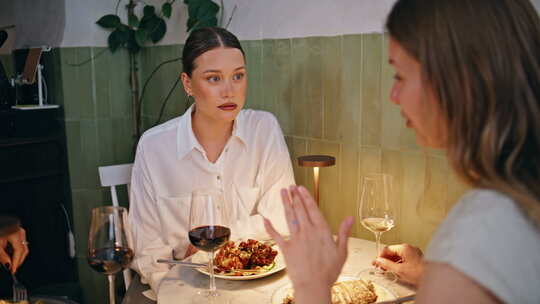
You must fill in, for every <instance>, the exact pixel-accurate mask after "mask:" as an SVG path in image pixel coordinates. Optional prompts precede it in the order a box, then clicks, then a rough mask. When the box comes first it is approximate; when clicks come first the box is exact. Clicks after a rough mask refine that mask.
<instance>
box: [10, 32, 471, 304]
mask: <svg viewBox="0 0 540 304" xmlns="http://www.w3.org/2000/svg"><path fill="white" fill-rule="evenodd" d="M387 42H388V37H387V36H385V35H382V34H362V35H343V36H336V37H309V38H294V39H267V40H257V41H242V45H243V47H244V51H245V53H246V57H247V67H248V82H249V89H248V98H247V101H246V107H247V108H254V109H262V110H266V111H270V112H272V113H274V114H275V115H276V117H277V118H278V120H279V122H280V124H281V127H282V129H283V132H284V133H285V135H286V138H285V139H286V142H287V145H288V147H289V150H290V153H291V157H292V159H293V166H294V173H295V178H296V181H297V183H298V184H303V185H306V186H307V187H308V189H310V190H312V189H313V180H312V177H313V173H312V171H311V170H310V169H307V168H301V167H298V165H297V164H296V158H297V157H298V156H301V155H305V154H329V155H333V156H335V157H336V158H337V164H336V166H334V167H330V168H323V169H321V209H322V210H323V212H324V214H325V216H326V218H327V219H328V221H329V222H330V225H331V227H332V229H334V231H336V230H337V228H338V227H339V223H340V221H341V220H342V219H343V218H344V217H345V216H347V215H355V214H357V204H358V199H359V190H360V185H359V181H360V179H361V177H362V175H364V174H367V173H374V172H384V173H389V174H392V175H393V176H394V177H395V187H396V189H397V191H396V193H397V194H396V196H395V201H396V204H397V205H398V215H397V226H396V228H395V229H393V230H392V231H390V232H388V233H386V234H384V235H383V242H387V243H394V242H408V243H412V244H415V245H418V246H420V247H425V246H426V244H427V243H428V242H429V239H430V237H431V235H432V233H433V232H434V230H435V229H436V227H437V225H438V224H439V223H440V221H441V220H442V218H444V216H445V215H446V214H447V212H448V211H449V209H450V208H451V207H452V205H453V204H454V203H455V202H456V200H457V199H458V198H459V197H460V196H461V195H462V194H463V192H464V191H465V190H466V188H465V187H464V186H463V185H462V184H460V183H459V182H458V181H457V179H456V178H455V177H454V176H453V175H452V174H451V170H450V168H449V167H448V164H447V162H446V159H445V157H444V154H443V153H441V152H440V151H433V150H426V149H422V148H420V147H419V146H418V145H417V144H416V141H415V136H414V133H413V132H412V131H411V130H409V129H407V128H405V127H404V122H403V121H402V118H401V116H400V110H399V108H398V107H397V106H395V105H394V104H392V103H390V101H389V99H388V96H389V90H390V88H391V85H392V76H393V71H392V68H391V67H390V65H389V64H388V63H387V56H388V55H387V53H388V51H387ZM182 47H183V46H182V45H172V46H154V47H148V48H144V49H143V50H142V52H141V54H140V56H139V62H140V64H139V71H140V83H141V88H140V89H141V91H142V89H143V84H144V83H145V82H146V80H147V79H148V77H149V76H150V74H151V73H152V72H153V71H154V69H155V68H156V67H157V66H158V65H159V64H160V63H162V62H164V61H167V60H171V61H173V62H171V63H168V64H165V65H164V66H162V68H160V69H159V71H157V72H156V73H155V75H154V76H153V78H152V79H151V80H150V82H149V84H148V87H147V89H146V92H145V95H144V99H143V105H142V114H143V117H142V123H143V128H144V129H148V128H150V127H152V126H154V125H155V124H156V123H157V122H158V117H159V113H160V111H161V109H162V107H163V100H164V99H165V97H166V96H167V94H168V93H169V91H171V90H172V93H171V97H170V99H169V101H168V103H167V104H166V106H165V107H163V115H162V117H161V119H160V120H159V123H161V122H164V121H166V120H169V119H171V118H174V117H176V116H178V115H181V114H182V113H183V112H184V111H185V109H186V108H187V107H188V106H189V103H188V101H187V99H186V96H185V94H184V91H183V89H182V86H181V83H176V86H175V82H176V81H177V79H178V77H179V75H180V73H181V71H182V65H181V62H180V61H179V60H176V61H174V60H175V59H179V57H180V56H181V52H182ZM55 51H56V56H57V60H58V61H59V62H60V70H61V75H62V76H61V84H62V89H61V90H59V92H58V93H57V94H56V95H57V99H58V102H59V103H60V104H62V105H63V107H64V110H65V116H66V117H65V123H66V132H67V139H68V153H69V167H70V176H71V187H72V191H73V210H74V219H75V229H76V235H77V240H78V241H77V249H78V259H79V272H80V276H81V280H82V282H83V284H84V288H85V291H86V293H85V295H86V300H87V302H88V303H97V302H96V301H97V300H96V299H103V296H104V294H105V292H106V289H105V287H106V284H105V279H104V277H102V276H100V275H98V274H96V273H93V272H92V271H91V270H90V269H89V267H88V266H87V264H86V260H85V258H86V246H87V244H86V240H87V233H88V223H89V211H90V209H91V208H92V207H94V206H99V205H102V204H109V203H110V196H109V194H108V191H107V190H104V189H101V187H100V186H99V180H98V175H97V167H98V166H102V165H111V164H119V163H125V162H131V161H132V159H133V154H132V140H133V139H132V137H131V134H132V124H133V117H132V114H131V100H130V92H129V85H128V79H129V71H128V66H129V61H128V54H127V53H126V52H123V51H119V52H117V53H115V54H110V52H108V51H105V52H103V48H99V47H95V48H94V47H82V48H62V49H59V50H55ZM96 55H98V56H97V58H95V59H93V60H91V61H90V62H89V63H88V64H84V65H80V66H73V64H74V63H78V62H82V61H84V60H86V59H88V58H90V57H93V56H96ZM0 59H1V58H0ZM173 88H174V89H173ZM126 197H127V196H126V193H125V190H124V192H123V193H122V201H123V202H126V201H127V199H126ZM353 235H354V236H357V237H361V238H367V239H373V236H372V234H371V233H370V232H368V231H367V230H366V229H364V228H363V227H362V226H361V225H360V224H359V223H358V221H357V224H356V226H355V227H354V229H353Z"/></svg>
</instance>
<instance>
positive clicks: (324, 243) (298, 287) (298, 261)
mask: <svg viewBox="0 0 540 304" xmlns="http://www.w3.org/2000/svg"><path fill="white" fill-rule="evenodd" d="M281 197H282V200H283V205H284V209H285V217H286V219H287V223H288V226H289V231H290V233H291V236H290V239H289V240H285V239H284V238H283V236H281V235H280V234H279V233H278V232H277V231H276V230H275V229H274V227H273V226H272V223H270V221H268V220H267V219H265V221H264V223H265V228H266V231H267V232H268V234H270V236H271V237H272V238H273V239H274V240H275V241H276V243H277V244H278V246H279V247H280V248H281V251H282V252H283V255H284V257H285V262H286V263H287V272H288V274H289V277H290V279H291V281H292V282H293V286H294V290H295V302H296V303H299V304H303V303H312V304H315V303H325V304H326V303H329V300H330V287H331V286H332V284H333V283H334V282H335V281H336V279H337V277H338V275H339V274H340V272H341V269H342V267H343V264H344V263H345V259H346V258H347V240H348V237H349V233H350V231H351V227H352V224H353V222H354V219H353V217H348V218H346V219H345V220H344V221H343V222H342V223H341V226H340V229H339V235H338V237H337V240H334V237H333V236H332V232H331V231H330V227H329V225H328V223H327V222H326V221H325V219H324V217H323V215H322V214H321V212H320V210H319V208H318V207H317V204H316V203H315V200H314V199H313V197H312V196H311V195H310V194H309V192H308V190H307V189H306V188H304V187H302V186H299V187H297V186H291V187H290V188H289V190H287V189H283V190H281Z"/></svg>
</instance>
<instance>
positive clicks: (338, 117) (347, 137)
mask: <svg viewBox="0 0 540 304" xmlns="http://www.w3.org/2000/svg"><path fill="white" fill-rule="evenodd" d="M340 64H341V65H342V83H341V88H339V89H340V90H341V100H340V103H339V104H333V103H325V106H326V110H325V118H326V117H332V116H334V121H335V123H334V124H332V123H329V122H326V123H325V128H326V129H327V130H328V129H329V128H332V125H334V128H335V134H334V138H335V139H336V140H339V141H340V142H346V143H355V144H357V145H358V144H359V143H360V123H361V94H362V82H361V72H362V36H361V35H345V36H343V46H342V61H341V62H340ZM326 134H328V136H330V135H331V134H332V133H331V132H330V130H328V132H327V133H326ZM329 138H330V137H329Z"/></svg>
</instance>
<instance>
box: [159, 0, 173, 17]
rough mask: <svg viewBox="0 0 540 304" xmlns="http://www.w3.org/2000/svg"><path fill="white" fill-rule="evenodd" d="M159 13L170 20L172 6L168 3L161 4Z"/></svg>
mask: <svg viewBox="0 0 540 304" xmlns="http://www.w3.org/2000/svg"><path fill="white" fill-rule="evenodd" d="M161 11H162V12H163V16H165V17H167V18H171V11H172V5H171V4H170V3H169V2H165V3H163V5H162V6H161Z"/></svg>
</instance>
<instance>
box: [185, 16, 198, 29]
mask: <svg viewBox="0 0 540 304" xmlns="http://www.w3.org/2000/svg"><path fill="white" fill-rule="evenodd" d="M195 24H197V19H195V18H189V19H188V20H187V24H186V26H187V31H188V32H189V31H191V29H192V28H193V26H194V25H195Z"/></svg>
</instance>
